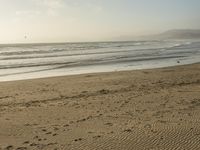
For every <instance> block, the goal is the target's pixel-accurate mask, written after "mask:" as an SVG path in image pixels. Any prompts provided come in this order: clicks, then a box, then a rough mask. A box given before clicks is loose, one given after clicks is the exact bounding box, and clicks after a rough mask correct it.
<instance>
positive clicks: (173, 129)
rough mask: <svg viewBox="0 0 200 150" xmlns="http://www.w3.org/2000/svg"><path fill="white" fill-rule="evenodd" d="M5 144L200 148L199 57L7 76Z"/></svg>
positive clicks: (1, 91)
mask: <svg viewBox="0 0 200 150" xmlns="http://www.w3.org/2000/svg"><path fill="white" fill-rule="evenodd" d="M0 149H6V150H12V149H17V150H26V149H44V150H51V149H52V150H56V149H57V150H60V149H66V150H68V149H69V150H70V149H73V150H110V149H113V150H172V149H173V150H175V149H176V150H178V149H180V150H199V149H200V64H193V65H187V66H179V67H170V68H163V69H152V70H141V71H125V72H114V73H99V74H87V75H76V76H66V77H55V78H46V79H34V80H26V81H13V82H2V83H0Z"/></svg>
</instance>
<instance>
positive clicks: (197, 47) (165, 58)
mask: <svg viewBox="0 0 200 150" xmlns="http://www.w3.org/2000/svg"><path fill="white" fill-rule="evenodd" d="M197 62H200V40H199V41H198V40H148V41H123V42H85V43H49V44H1V45H0V81H11V80H22V79H32V78H43V77H52V76H63V75H74V74H84V73H95V72H110V71H121V70H136V69H150V68H160V67H168V66H176V65H184V64H191V63H197Z"/></svg>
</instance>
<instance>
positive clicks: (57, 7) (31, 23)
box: [0, 0, 200, 43]
mask: <svg viewBox="0 0 200 150" xmlns="http://www.w3.org/2000/svg"><path fill="white" fill-rule="evenodd" d="M177 28H184V29H185V28H195V29H197V28H200V0H0V43H12V42H14V43H16V42H70V41H98V40H118V39H119V40H120V39H128V38H130V39H131V37H134V36H137V35H144V34H152V33H159V32H162V31H165V30H168V29H177ZM26 36H27V37H26Z"/></svg>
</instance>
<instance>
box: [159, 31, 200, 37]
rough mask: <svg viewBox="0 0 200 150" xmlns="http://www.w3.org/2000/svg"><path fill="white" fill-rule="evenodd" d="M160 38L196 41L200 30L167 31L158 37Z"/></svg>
mask: <svg viewBox="0 0 200 150" xmlns="http://www.w3.org/2000/svg"><path fill="white" fill-rule="evenodd" d="M158 37H160V38H169V39H196V38H200V29H198V30H193V29H179V30H169V31H166V32H164V33H161V34H160V35H158Z"/></svg>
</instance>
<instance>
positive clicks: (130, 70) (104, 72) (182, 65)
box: [0, 62, 200, 83]
mask: <svg viewBox="0 0 200 150" xmlns="http://www.w3.org/2000/svg"><path fill="white" fill-rule="evenodd" d="M195 64H200V62H195V63H191V64H177V65H173V66H166V67H156V68H149V69H127V70H117V71H102V72H91V73H80V74H79V73H77V74H68V75H58V76H47V77H35V78H30V79H29V78H28V79H14V80H8V81H1V80H0V83H5V82H17V81H28V80H42V79H51V78H63V77H72V76H84V75H98V74H99V75H101V74H107V73H120V72H132V71H145V70H146V71H148V70H158V69H167V68H174V67H175V68H176V67H184V66H188V65H195Z"/></svg>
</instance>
